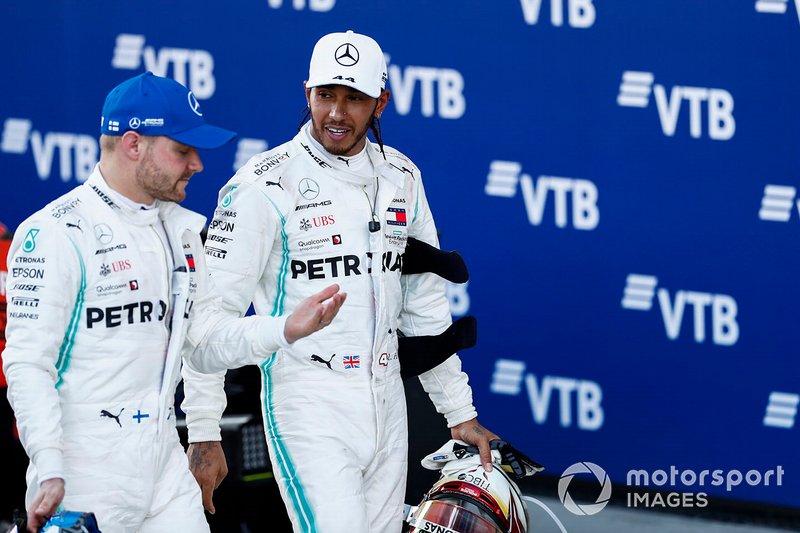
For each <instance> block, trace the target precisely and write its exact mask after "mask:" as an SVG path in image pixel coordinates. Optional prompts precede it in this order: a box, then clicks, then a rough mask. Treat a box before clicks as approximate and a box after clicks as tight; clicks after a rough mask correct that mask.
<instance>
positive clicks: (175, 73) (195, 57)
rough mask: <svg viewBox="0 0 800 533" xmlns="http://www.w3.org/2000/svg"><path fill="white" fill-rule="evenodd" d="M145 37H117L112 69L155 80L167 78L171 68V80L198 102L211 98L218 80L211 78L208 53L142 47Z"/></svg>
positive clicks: (211, 57) (212, 76) (124, 34)
mask: <svg viewBox="0 0 800 533" xmlns="http://www.w3.org/2000/svg"><path fill="white" fill-rule="evenodd" d="M144 43H145V36H144V35H135V34H130V33H120V34H119V35H117V42H116V46H115V47H114V56H113V57H112V58H111V66H112V67H114V68H117V69H126V70H139V68H141V66H142V62H144V70H149V71H151V72H153V74H156V75H157V76H162V77H168V71H169V70H170V67H172V76H171V77H172V78H173V79H175V81H177V82H178V83H180V84H181V85H183V86H185V87H188V88H189V89H190V90H191V91H192V93H193V94H194V95H195V96H196V97H197V98H198V99H200V100H206V99H208V98H211V97H212V96H214V91H216V89H217V80H216V78H215V77H214V56H212V55H211V53H210V52H208V51H207V50H193V49H189V48H167V47H163V48H159V49H156V48H154V47H152V46H145V45H144Z"/></svg>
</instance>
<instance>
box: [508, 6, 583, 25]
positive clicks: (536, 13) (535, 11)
mask: <svg viewBox="0 0 800 533" xmlns="http://www.w3.org/2000/svg"><path fill="white" fill-rule="evenodd" d="M520 3H521V4H522V15H523V17H525V23H526V24H530V25H531V26H533V25H536V24H538V23H539V19H540V17H541V16H542V11H543V9H542V8H543V7H544V6H548V8H549V10H550V23H551V24H552V25H553V26H557V27H560V26H563V25H564V19H565V15H566V20H567V23H568V24H569V26H570V27H571V28H589V27H591V26H592V25H594V21H595V19H596V18H597V10H596V9H595V7H594V2H593V0H520Z"/></svg>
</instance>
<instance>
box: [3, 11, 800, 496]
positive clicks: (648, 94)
mask: <svg viewBox="0 0 800 533" xmlns="http://www.w3.org/2000/svg"><path fill="white" fill-rule="evenodd" d="M797 4H798V2H795V1H794V0H788V1H787V0H739V1H737V2H730V1H729V0H709V1H706V2H695V1H692V0H651V1H649V2H640V1H635V0H616V1H614V2H610V1H608V0H519V1H512V0H509V1H506V2H494V1H489V0H483V1H479V0H461V1H458V2H455V1H444V2H429V1H426V0H402V1H401V0H394V1H390V0H385V1H380V2H357V1H355V0H307V1H306V0H285V1H281V0H242V1H240V2H235V3H234V4H233V5H226V6H224V7H222V6H221V5H220V4H219V3H218V2H212V1H208V0H202V1H193V2H187V1H175V2H166V3H165V2H156V1H145V2H139V3H136V4H130V3H123V2H79V1H76V0H73V1H55V0H50V1H44V0H31V1H29V2H13V3H12V2H5V3H3V4H2V5H0V49H2V50H3V53H2V56H1V57H2V58H1V59H0V64H2V72H3V83H2V84H0V122H1V124H0V126H2V137H1V138H0V179H2V180H3V190H4V200H3V208H2V212H0V221H2V222H4V223H5V224H6V225H8V226H9V227H10V228H11V229H12V230H13V229H14V228H15V227H16V226H17V225H18V224H19V223H20V222H21V221H22V220H23V219H24V218H25V217H26V216H28V215H29V214H31V213H32V212H33V211H35V210H36V209H38V208H40V207H41V206H42V205H43V204H44V203H45V202H47V201H49V200H51V199H53V198H55V197H57V196H58V195H60V194H62V193H64V192H65V191H67V190H69V189H71V188H72V187H74V186H75V185H76V184H78V183H80V182H81V181H82V180H83V179H85V177H86V175H87V174H88V172H89V171H90V170H91V168H92V167H93V165H94V163H95V161H96V159H97V156H98V147H97V137H98V134H99V120H100V110H101V107H102V102H103V99H104V97H105V95H106V93H107V92H108V91H109V90H110V89H111V88H112V87H113V86H114V85H116V84H117V83H119V82H120V81H122V80H124V79H126V78H128V77H130V76H132V75H135V74H137V73H139V72H142V71H143V70H145V69H148V70H153V71H154V72H156V73H157V74H161V75H167V76H170V77H174V78H175V79H177V80H178V81H181V82H182V83H184V84H186V85H187V86H189V87H190V88H191V89H192V90H193V91H194V93H195V95H196V96H197V97H198V98H199V99H200V101H201V103H202V105H203V108H204V111H205V114H206V116H207V117H208V118H209V120H210V121H211V122H213V123H217V124H219V125H222V126H224V127H228V128H230V129H233V130H236V131H237V132H238V133H239V138H238V139H237V141H235V142H233V143H231V144H230V145H228V146H226V147H224V148H222V149H220V150H217V151H211V152H207V153H203V154H202V155H203V158H204V162H205V171H204V172H203V173H202V174H200V175H198V176H195V177H194V178H193V179H192V182H191V185H190V188H189V198H188V199H187V201H186V202H185V205H186V206H187V207H189V208H192V209H195V210H196V211H199V212H200V213H203V214H204V215H206V216H209V215H211V213H212V212H213V208H214V205H215V202H216V194H217V190H218V189H219V187H220V186H221V185H222V184H223V183H225V181H226V180H227V179H228V178H229V177H230V176H231V175H232V173H233V171H234V168H235V166H237V165H240V164H243V163H244V161H246V159H247V157H248V156H249V155H252V154H253V153H254V152H257V151H260V150H263V149H264V148H265V147H267V146H269V147H272V146H277V145H278V144H280V143H281V142H283V141H285V140H287V139H288V138H290V137H291V136H292V135H294V133H295V132H296V128H297V125H298V124H299V122H300V120H301V118H302V114H303V111H304V108H305V100H304V96H303V87H302V82H303V80H304V79H306V78H307V73H308V70H307V68H308V59H309V57H310V54H311V50H312V47H313V45H314V43H315V42H316V40H317V39H318V38H319V37H320V36H322V35H323V34H325V33H328V32H331V31H344V30H347V29H353V30H355V31H358V32H362V33H366V34H369V35H371V36H373V37H374V38H375V39H377V40H378V42H379V43H381V45H382V47H383V49H384V51H385V53H386V55H387V60H388V63H389V88H390V89H391V90H392V97H393V99H392V101H391V102H390V104H389V107H388V110H387V112H386V113H385V114H384V117H383V120H382V124H383V133H384V140H385V142H386V143H387V144H389V145H392V146H394V147H396V148H398V149H400V150H401V151H403V152H405V153H406V154H407V155H408V156H410V157H411V158H412V159H413V160H414V161H415V162H416V163H417V164H418V165H419V166H420V168H421V169H422V173H423V176H424V180H425V184H426V187H427V191H428V195H429V199H430V203H431V205H432V208H433V211H434V214H435V217H436V221H437V223H438V227H439V229H440V233H441V242H442V247H443V248H447V249H457V250H459V251H460V252H461V253H462V254H463V256H464V257H465V258H466V260H467V263H468V265H469V268H470V273H471V279H470V282H469V284H468V285H467V286H466V287H463V286H462V287H452V288H451V289H452V290H451V297H452V304H453V313H454V315H462V314H473V315H475V316H477V317H478V320H479V324H480V333H479V343H478V345H477V346H476V347H475V348H473V349H471V350H469V351H465V352H464V354H463V360H464V366H465V368H466V370H467V371H468V372H469V374H470V378H471V383H472V386H473V389H474V394H475V401H476V404H477V407H478V410H479V413H480V418H481V420H482V421H483V422H484V424H485V425H487V426H489V427H490V428H492V429H493V430H495V431H496V432H498V433H499V434H501V435H502V436H504V437H505V438H506V439H507V440H509V441H511V442H512V443H514V444H515V445H516V446H517V447H519V448H521V449H523V450H525V451H526V452H528V453H529V454H530V455H532V456H534V457H536V458H537V459H538V460H540V461H542V462H543V463H545V464H546V465H547V466H548V472H549V473H551V474H556V475H558V474H559V473H560V472H562V471H563V469H564V468H566V467H567V466H569V465H571V464H573V463H576V462H579V461H591V462H594V463H596V464H598V465H600V466H602V467H603V468H604V469H606V470H607V471H608V473H609V475H610V477H611V479H612V481H613V482H614V483H615V484H619V485H621V484H624V483H625V482H626V481H627V477H628V472H629V471H630V470H639V469H642V470H646V471H648V472H649V473H652V472H654V471H656V470H659V469H662V470H666V471H667V472H669V471H670V468H671V467H675V468H676V469H678V471H679V472H685V471H687V470H691V471H693V472H695V473H698V474H699V473H700V472H701V471H703V470H710V471H713V470H715V469H720V470H722V471H723V472H725V473H727V472H728V471H731V470H739V471H742V472H743V473H746V472H748V471H749V470H755V471H758V473H760V474H764V473H766V472H767V471H768V470H770V469H771V470H773V471H775V470H776V469H777V468H778V467H779V466H780V467H781V468H782V469H783V470H784V475H783V477H782V480H781V481H782V485H781V486H775V481H776V478H775V477H774V476H773V477H772V478H771V479H770V481H771V483H770V485H769V486H764V483H763V480H762V481H761V483H759V486H757V487H750V486H747V482H746V481H743V482H742V485H740V486H738V487H732V488H731V490H730V491H728V490H726V488H725V487H724V486H721V487H720V486H713V485H711V486H709V485H710V484H711V477H710V474H709V477H708V478H706V481H705V485H704V486H698V483H694V484H692V485H690V486H688V487H687V486H685V485H686V484H687V483H684V484H683V485H681V484H680V481H679V482H678V483H679V484H678V485H677V486H676V487H670V486H669V485H667V486H665V487H655V488H666V489H670V490H676V491H679V492H682V491H684V490H686V491H699V492H707V493H710V494H712V495H716V496H722V497H727V498H733V499H739V500H742V501H752V502H760V503H767V504H775V505H779V506H786V507H796V506H797V505H798V502H799V501H800V460H799V459H798V456H797V453H796V451H797V442H798V438H800V433H799V432H800V428H798V427H796V426H795V415H796V412H797V404H798V401H800V361H799V360H798V348H797V347H798V345H799V344H800V327H798V315H800V313H798V310H797V302H798V301H800V289H799V288H798V285H799V284H800V281H798V276H797V273H798V272H799V271H800V254H798V251H797V250H798V229H800V216H799V213H798V201H797V190H796V188H797V187H798V176H800V158H798V156H797V154H798V144H799V143H800V130H799V128H800V100H798V99H797V87H798V85H800V79H798V78H800V76H799V75H798V69H797V64H798V63H797V61H798V52H799V51H800V46H799V45H800V17H799V16H798V5H797ZM412 417H413V413H412ZM687 476H688V475H687ZM686 479H687V480H691V476H688V477H687V478H686ZM750 479H751V481H753V482H755V481H756V475H755V474H751V477H750ZM651 486H652V485H651Z"/></svg>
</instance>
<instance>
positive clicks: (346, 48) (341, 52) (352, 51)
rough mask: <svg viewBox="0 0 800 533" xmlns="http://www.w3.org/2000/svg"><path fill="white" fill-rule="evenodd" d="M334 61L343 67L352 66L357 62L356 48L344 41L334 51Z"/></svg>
mask: <svg viewBox="0 0 800 533" xmlns="http://www.w3.org/2000/svg"><path fill="white" fill-rule="evenodd" d="M333 55H334V57H335V58H336V62H337V63H339V64H340V65H342V66H343V67H352V66H353V65H355V64H356V63H358V48H356V47H355V46H353V45H352V44H350V43H345V44H343V45H341V46H340V47H339V48H337V49H336V52H334V54H333Z"/></svg>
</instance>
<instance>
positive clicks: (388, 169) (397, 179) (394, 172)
mask: <svg viewBox="0 0 800 533" xmlns="http://www.w3.org/2000/svg"><path fill="white" fill-rule="evenodd" d="M295 140H297V141H298V142H300V143H301V144H303V145H305V146H308V147H309V148H310V149H311V150H312V151H313V154H312V153H306V155H307V156H308V157H311V158H314V157H318V158H319V159H321V160H322V161H323V162H324V163H325V164H326V165H328V167H327V168H328V169H331V170H333V171H335V172H331V173H330V174H332V175H333V176H335V177H337V178H339V179H341V180H342V181H347V182H349V183H354V184H356V185H367V184H369V183H371V182H372V180H373V179H374V178H375V176H380V177H383V178H386V179H387V180H388V181H389V182H390V183H391V184H392V185H394V186H395V187H402V186H403V182H404V180H405V176H403V172H402V171H401V170H398V169H396V168H395V167H393V166H392V165H390V164H389V163H388V162H387V161H386V160H385V159H384V157H383V154H381V152H380V151H379V150H378V149H377V148H375V145H374V144H373V143H372V142H370V141H369V139H367V145H366V151H367V156H368V157H369V160H370V161H371V162H372V168H373V170H374V174H372V175H363V174H356V173H354V172H352V171H350V170H348V168H347V166H346V165H345V164H344V163H342V162H341V161H339V160H337V159H336V156H334V155H332V154H331V153H329V152H328V151H327V150H325V148H324V147H323V146H322V145H321V144H320V143H319V142H317V140H316V139H314V137H312V136H311V122H310V121H309V122H307V123H306V124H305V125H304V126H303V128H302V129H301V130H300V132H299V133H298V134H297V136H295ZM303 151H304V152H306V150H303Z"/></svg>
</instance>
